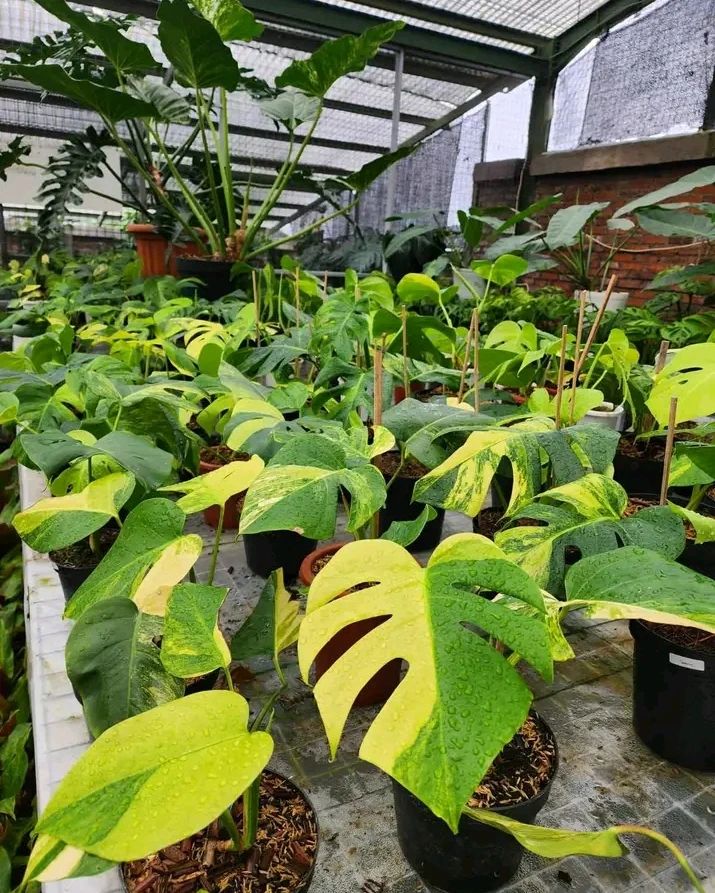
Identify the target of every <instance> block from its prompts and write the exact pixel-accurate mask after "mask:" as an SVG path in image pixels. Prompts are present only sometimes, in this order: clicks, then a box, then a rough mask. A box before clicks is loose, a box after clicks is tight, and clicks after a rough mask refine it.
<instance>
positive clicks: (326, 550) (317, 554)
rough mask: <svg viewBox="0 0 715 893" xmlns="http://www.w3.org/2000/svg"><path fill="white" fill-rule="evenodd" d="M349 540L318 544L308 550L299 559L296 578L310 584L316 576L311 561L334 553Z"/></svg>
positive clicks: (305, 584) (306, 584)
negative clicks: (310, 550)
mask: <svg viewBox="0 0 715 893" xmlns="http://www.w3.org/2000/svg"><path fill="white" fill-rule="evenodd" d="M349 542H350V540H346V541H344V542H341V543H328V544H327V545H326V546H320V547H319V548H318V549H313V551H312V552H308V554H307V555H306V556H305V558H304V559H303V560H302V561H301V563H300V568H299V569H298V579H299V580H300V582H301V583H302V584H303V585H304V586H310V584H311V583H312V582H313V580H314V579H315V577H316V574H314V573H313V562H314V561H316V559H318V558H323V557H324V556H325V555H335V553H336V552H337V551H339V550H340V549H342V547H343V546H345V545H347V544H348V543H349Z"/></svg>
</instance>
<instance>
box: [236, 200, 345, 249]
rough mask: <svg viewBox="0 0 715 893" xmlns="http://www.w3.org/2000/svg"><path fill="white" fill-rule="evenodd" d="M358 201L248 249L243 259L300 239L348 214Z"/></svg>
mask: <svg viewBox="0 0 715 893" xmlns="http://www.w3.org/2000/svg"><path fill="white" fill-rule="evenodd" d="M358 201H359V199H357V198H356V199H354V200H353V201H352V202H350V204H349V205H346V206H345V207H344V208H338V210H337V211H333V213H332V214H326V216H325V217H321V218H320V220H316V221H315V223H311V224H309V225H308V226H304V227H303V229H300V230H298V232H297V233H293V235H292V236H284V237H283V238H281V239H276V240H275V241H273V242H268V243H267V244H265V245H261V247H260V248H256V250H255V251H249V252H248V254H246V255H244V257H243V260H246V261H248V260H251V258H253V257H255V256H256V255H257V254H263V253H264V252H265V251H270V250H271V249H272V248H277V247H278V246H279V245H284V244H285V243H286V242H293V241H295V240H296V239H300V237H301V236H304V235H306V233H312V232H313V230H315V229H318V227H321V226H322V225H323V224H324V223H328V221H330V220H334V219H335V218H336V217H340V216H341V215H343V214H349V213H350V211H352V209H353V208H354V207H355V206H356V205H357V203H358ZM246 244H248V236H247V237H246Z"/></svg>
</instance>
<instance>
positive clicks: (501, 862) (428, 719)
mask: <svg viewBox="0 0 715 893" xmlns="http://www.w3.org/2000/svg"><path fill="white" fill-rule="evenodd" d="M625 551H626V550H622V552H621V553H618V554H623V553H624V552H625ZM633 551H636V552H638V554H644V555H648V554H650V553H647V552H646V551H645V550H633V549H631V552H633ZM597 557H598V558H601V557H602V556H597ZM654 557H656V558H657V556H654ZM587 560H588V561H594V559H587ZM630 560H631V564H632V565H633V564H634V561H633V555H631V557H630ZM583 563H584V564H585V562H583ZM574 570H575V569H574ZM685 573H687V572H685ZM584 576H586V575H584ZM580 579H582V578H580ZM357 587H359V588H357ZM346 589H351V590H352V591H351V592H350V593H349V594H347V595H345V591H346ZM710 590H711V596H710V597H711V598H712V592H715V589H713V584H711V585H710ZM495 593H496V595H495ZM586 593H588V589H586V592H585V593H584V592H578V595H576V592H575V591H574V595H573V599H572V601H571V603H570V605H569V606H568V609H564V613H565V611H566V610H575V609H577V608H586V609H587V610H588V611H589V612H591V613H592V614H594V615H596V616H599V615H605V616H624V615H626V616H627V615H628V612H631V613H630V616H636V613H637V611H638V610H644V611H646V610H647V609H648V607H649V605H651V604H658V610H659V611H660V615H661V616H662V617H663V618H665V621H664V622H671V623H672V622H675V621H676V619H677V621H680V620H681V619H682V616H683V614H684V613H685V612H684V611H682V610H681V603H680V601H679V599H678V598H677V597H676V598H674V596H673V592H672V591H670V590H669V591H668V592H666V593H663V595H662V601H660V602H659V601H658V600H659V598H660V597H661V594H660V593H655V594H653V596H652V598H651V597H649V595H646V596H645V597H641V598H639V597H638V595H637V594H633V599H634V604H630V603H629V602H628V600H627V599H625V598H624V599H618V600H617V597H616V596H614V595H613V587H611V589H610V591H609V596H610V597H609V596H606V597H604V593H603V590H602V589H598V590H597V591H596V593H595V594H594V597H593V598H591V597H589V596H588V595H587V594H586ZM619 594H620V593H619ZM631 594H632V593H631ZM485 596H486V597H485ZM706 603H707V602H706V600H705V599H703V598H699V599H698V602H697V604H698V609H701V608H702V609H704V611H705V613H704V614H703V615H702V620H701V624H702V625H703V627H705V626H706V625H707V626H709V627H710V628H711V629H715V625H714V624H715V614H714V613H713V611H712V604H713V603H712V600H711V601H710V604H709V606H708V607H707V608H706V607H705V605H706ZM558 604H559V603H557V602H555V601H554V600H553V599H551V598H550V597H549V596H548V594H545V593H543V592H542V590H540V589H539V587H538V586H537V585H536V584H535V583H534V582H533V581H532V580H531V579H530V578H529V576H528V575H527V574H526V573H525V572H524V571H523V570H521V569H520V568H518V567H517V566H515V565H514V564H512V563H511V562H510V561H508V560H507V559H506V556H505V555H504V553H503V552H502V551H501V550H500V549H499V548H498V547H497V546H495V545H494V544H493V543H491V542H490V541H488V540H486V539H485V538H483V537H480V536H477V535H476V534H460V535H457V536H452V537H449V538H448V539H446V540H444V541H443V542H442V543H441V544H440V545H439V547H438V548H437V549H436V550H435V552H434V553H433V554H432V556H431V557H430V560H429V562H428V564H427V566H426V567H425V568H422V567H421V566H420V565H419V564H418V563H417V562H416V561H415V559H414V558H413V557H412V556H410V555H409V554H408V553H407V552H406V551H405V550H404V549H402V548H401V547H400V546H398V545H396V544H394V543H389V542H383V541H380V540H366V541H362V542H355V543H350V544H348V545H346V546H345V547H344V548H342V549H341V550H340V551H339V552H338V553H337V554H336V555H335V557H334V558H333V560H332V561H331V562H330V563H329V564H328V565H327V566H326V567H325V568H324V569H322V570H321V571H320V573H319V574H318V576H317V577H316V578H315V580H314V581H313V584H312V585H311V588H310V592H309V594H308V602H307V605H306V617H305V619H304V620H303V623H302V625H301V629H300V634H299V640H298V654H299V663H300V668H301V673H302V674H303V678H304V679H306V680H307V678H308V673H309V670H310V667H311V664H312V663H313V661H314V659H315V656H316V654H318V652H319V651H320V649H321V648H322V647H323V646H324V644H325V642H326V641H328V640H329V639H330V638H331V637H332V636H334V635H335V634H336V633H337V632H339V631H340V630H342V629H343V628H345V626H346V625H347V624H350V623H353V622H355V621H356V620H365V619H367V618H377V617H379V618H381V619H382V622H381V623H380V625H379V626H377V627H376V628H375V629H373V630H372V631H371V632H369V633H368V634H367V635H366V636H365V637H364V638H362V639H361V640H360V641H359V642H358V643H357V644H356V645H355V646H354V647H353V648H351V649H350V651H348V653H347V654H346V655H344V656H343V657H342V658H341V659H340V661H338V662H337V663H336V664H335V665H334V666H333V667H332V668H331V669H330V670H329V671H328V672H327V673H326V674H325V675H324V676H323V677H321V679H320V680H319V681H318V682H317V684H316V686H315V688H314V695H315V698H316V702H317V704H318V709H319V710H320V713H321V716H322V718H323V722H324V725H325V728H326V733H327V737H328V742H329V745H330V750H331V753H332V754H333V755H334V754H335V753H336V751H337V748H338V746H339V743H340V739H341V736H342V732H343V728H344V725H345V722H346V720H347V717H348V714H349V712H350V708H351V705H352V703H353V700H354V698H355V696H356V694H357V693H358V691H359V690H360V688H361V686H362V685H364V683H365V682H366V681H367V680H368V679H369V678H370V677H371V676H372V675H373V674H374V673H375V671H376V670H377V669H379V668H380V667H382V666H384V665H385V664H386V663H387V662H388V661H390V660H393V659H396V658H402V659H404V660H405V661H407V666H408V669H407V672H406V674H405V675H404V677H403V679H402V681H401V682H400V685H399V686H398V688H397V689H396V691H395V692H394V694H393V695H392V696H391V698H390V699H389V701H388V702H387V704H386V705H385V707H383V709H382V710H381V711H380V713H379V714H378V715H377V716H376V717H375V718H374V719H373V721H372V723H371V725H370V727H369V729H368V731H367V733H366V735H365V737H364V739H363V742H362V746H361V749H360V755H361V757H362V758H363V759H366V760H368V761H369V762H372V763H374V764H375V765H377V766H379V767H380V768H381V769H383V770H384V771H385V772H387V773H388V774H389V775H390V776H391V777H392V778H393V782H394V793H395V808H396V821H397V828H398V838H399V840H400V845H401V847H402V848H403V852H404V854H405V856H406V858H407V859H408V861H409V862H410V864H411V865H412V867H413V868H414V869H415V870H416V871H417V872H418V873H419V874H420V876H421V877H422V878H423V879H424V880H425V881H426V882H427V883H429V884H433V885H436V886H438V887H439V888H440V889H442V890H447V891H459V890H464V889H466V888H467V885H468V888H469V889H478V890H490V889H496V888H497V887H498V886H500V885H501V884H502V883H504V882H505V881H507V880H508V879H509V878H510V877H511V876H513V874H514V872H515V871H516V870H517V868H518V864H519V861H520V858H521V849H520V847H519V846H513V847H512V846H511V845H510V843H509V840H508V839H505V838H504V837H503V836H502V837H499V836H498V835H497V836H496V837H495V836H494V835H490V836H489V837H488V838H485V837H484V836H482V835H480V834H479V831H478V830H477V827H478V825H479V824H480V823H482V816H484V819H485V821H486V822H487V823H488V824H494V825H496V826H497V827H499V828H502V829H509V828H511V829H515V828H516V827H517V823H516V822H514V821H512V822H509V821H508V820H507V818H505V816H506V817H508V816H509V813H510V812H511V813H514V812H516V813H517V815H518V814H520V815H521V816H522V817H524V818H526V819H527V820H531V819H533V818H534V817H535V816H536V814H537V813H538V811H539V810H540V809H541V808H542V807H543V805H544V803H545V802H546V799H547V797H548V788H549V784H550V781H551V779H552V778H553V774H554V772H555V771H556V767H557V750H556V746H555V743H554V738H553V733H551V732H550V730H548V727H547V726H546V725H545V724H544V723H543V720H540V718H539V717H538V716H537V715H536V714H534V713H533V712H531V700H532V696H531V693H530V691H529V689H528V686H527V685H526V683H525V681H524V679H523V677H522V676H521V675H520V674H519V673H518V671H517V670H516V664H517V663H519V662H520V661H521V660H525V661H527V662H528V663H529V664H530V665H531V666H532V667H534V668H535V669H536V670H537V671H538V672H539V673H540V674H541V675H542V676H543V677H544V678H545V679H547V680H549V679H550V678H551V676H552V672H553V661H554V659H565V658H566V657H567V656H571V653H568V654H566V653H564V651H563V642H564V641H565V640H559V641H557V639H556V638H555V637H553V629H554V627H553V624H552V623H551V622H550V618H556V619H557V627H558V613H555V612H560V611H561V609H560V608H559V609H557V608H556V605H558ZM550 627H551V630H552V634H550V632H549V629H550ZM476 630H483V631H484V632H485V633H486V635H478V634H477V632H476ZM534 727H536V728H534ZM515 735H516V736H517V738H516V739H515V738H514V736H515ZM525 736H526V737H529V738H530V739H531V742H532V744H533V745H534V747H535V751H536V752H535V753H533V754H532V759H531V760H530V761H529V768H528V769H527V768H524V769H523V770H521V769H519V768H517V765H518V761H515V760H514V759H500V755H502V756H507V757H510V756H512V752H510V751H509V746H510V744H511V745H513V746H517V747H518V742H519V739H521V744H522V752H523V748H524V747H528V745H525V744H524V737H525ZM505 748H506V749H505ZM537 755H538V756H537ZM512 773H513V777H512V781H514V780H515V779H516V778H518V784H512V785H511V787H510V789H509V790H510V791H511V793H507V794H505V793H504V792H505V790H506V787H507V785H508V784H509V781H508V779H509V778H510V774H512ZM500 774H501V777H502V778H504V779H505V784H500V783H499V781H498V779H499V777H500ZM515 788H517V789H519V791H520V794H519V795H518V797H512V795H513V792H514V789H515ZM510 797H511V799H512V802H511V803H509V805H506V804H505V807H503V808H497V809H493V807H500V806H501V801H504V800H507V799H509V798H510ZM514 799H518V800H519V802H517V803H514V802H513V801H514ZM465 804H468V806H467V809H466V810H465V808H464V807H465ZM487 810H488V811H487ZM631 830H636V829H634V828H631ZM638 830H641V831H643V832H644V833H652V832H648V831H647V830H646V829H638ZM550 833H551V831H550V830H549V834H550ZM519 834H520V835H521V834H523V835H524V837H522V838H521V839H525V838H528V836H529V834H530V831H529V829H525V828H524V826H523V825H519ZM565 834H566V832H563V833H562V836H561V838H560V839H561V840H563V838H564V836H565ZM547 836H548V835H547V833H546V832H544V838H543V839H545V838H546V837H547ZM480 837H481V839H480ZM538 837H539V835H538V829H533V836H532V837H531V843H532V847H531V848H534V849H536V851H538V845H536V846H534V843H535V841H536V840H538ZM552 839H553V838H552ZM591 840H592V842H593V839H591ZM584 843H585V841H584V840H583V839H582V840H580V841H578V842H576V840H575V839H572V840H571V847H572V848H571V849H569V850H568V852H579V851H580V850H579V846H583V845H584ZM622 852H623V850H619V849H616V850H615V851H614V850H611V851H610V854H611V855H618V854H620V853H622ZM564 853H565V851H564V850H562V851H561V855H564ZM691 875H692V873H691ZM694 884H695V885H696V887H697V885H698V881H697V880H694Z"/></svg>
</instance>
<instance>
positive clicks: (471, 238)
mask: <svg viewBox="0 0 715 893" xmlns="http://www.w3.org/2000/svg"><path fill="white" fill-rule="evenodd" d="M457 219H458V220H459V228H460V230H461V231H462V236H463V237H464V241H465V242H466V243H467V245H469V247H470V248H476V247H477V246H478V245H479V243H480V242H481V241H482V233H483V232H484V223H483V221H482V220H480V219H479V217H472V215H471V214H468V213H467V212H466V211H457Z"/></svg>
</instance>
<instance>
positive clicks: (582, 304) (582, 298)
mask: <svg viewBox="0 0 715 893" xmlns="http://www.w3.org/2000/svg"><path fill="white" fill-rule="evenodd" d="M587 297H588V292H587V291H586V290H585V289H582V290H581V291H580V292H579V308H578V324H577V326H576V345H575V347H574V352H573V373H572V378H571V403H570V406H569V425H573V420H574V416H575V415H576V388H577V387H578V375H577V374H576V369H577V366H578V360H579V353H580V351H581V338H582V337H583V318H584V315H585V313H586V298H587Z"/></svg>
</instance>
